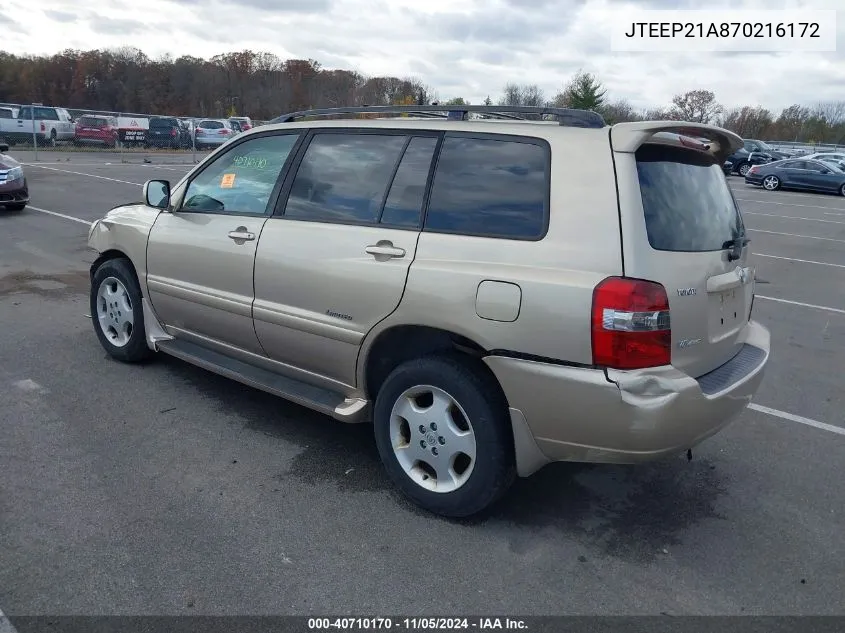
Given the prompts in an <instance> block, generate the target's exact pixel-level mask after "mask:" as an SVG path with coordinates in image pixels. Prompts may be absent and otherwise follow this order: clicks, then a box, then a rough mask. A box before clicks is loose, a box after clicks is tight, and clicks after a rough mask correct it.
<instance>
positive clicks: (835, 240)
mask: <svg viewBox="0 0 845 633" xmlns="http://www.w3.org/2000/svg"><path fill="white" fill-rule="evenodd" d="M746 230H747V231H751V232H753V233H768V234H770V235H786V236H788V237H806V238H807V239H808V240H824V241H825V242H841V243H843V244H845V240H837V239H836V238H833V237H818V236H817V235H800V234H798V233H781V232H780V231H764V230H763V229H746Z"/></svg>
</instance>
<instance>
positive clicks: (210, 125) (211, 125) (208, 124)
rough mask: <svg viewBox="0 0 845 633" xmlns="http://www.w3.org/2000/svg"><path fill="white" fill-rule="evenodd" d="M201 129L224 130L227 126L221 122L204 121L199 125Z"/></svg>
mask: <svg viewBox="0 0 845 633" xmlns="http://www.w3.org/2000/svg"><path fill="white" fill-rule="evenodd" d="M199 127H201V128H203V129H204V130H222V129H223V128H224V127H226V126H225V125H223V124H222V123H221V122H220V121H203V122H202V123H200V124H199Z"/></svg>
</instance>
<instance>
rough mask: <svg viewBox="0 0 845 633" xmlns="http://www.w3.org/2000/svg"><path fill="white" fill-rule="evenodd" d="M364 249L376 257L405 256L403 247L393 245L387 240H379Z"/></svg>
mask: <svg viewBox="0 0 845 633" xmlns="http://www.w3.org/2000/svg"><path fill="white" fill-rule="evenodd" d="M365 250H366V251H367V253H369V254H370V255H375V256H376V258H378V257H387V258H391V257H405V249H404V248H399V247H397V246H394V245H393V242H391V241H389V240H379V241H378V243H376V244H370V245H369V246H368V247H367V248H366V249H365Z"/></svg>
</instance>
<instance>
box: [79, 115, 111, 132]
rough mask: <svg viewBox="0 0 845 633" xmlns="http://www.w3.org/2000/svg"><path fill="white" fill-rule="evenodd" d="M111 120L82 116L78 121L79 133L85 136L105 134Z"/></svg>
mask: <svg viewBox="0 0 845 633" xmlns="http://www.w3.org/2000/svg"><path fill="white" fill-rule="evenodd" d="M108 125H109V122H108V120H107V119H104V118H101V117H93V116H82V117H79V119H78V120H77V121H76V132H77V134H81V135H85V136H103V135H104V134H105V133H106V128H108Z"/></svg>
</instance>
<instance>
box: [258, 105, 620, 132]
mask: <svg viewBox="0 0 845 633" xmlns="http://www.w3.org/2000/svg"><path fill="white" fill-rule="evenodd" d="M469 112H476V113H478V114H483V115H487V116H491V117H498V118H503V119H514V120H517V121H529V120H531V119H528V118H526V117H524V116H518V115H520V114H527V115H532V116H533V117H540V118H542V117H544V116H553V117H557V119H558V120H559V121H560V124H561V125H566V126H569V127H587V128H602V127H605V125H606V124H605V121H604V118H603V117H602V116H601V115H600V114H599V113H598V112H591V111H589V110H574V109H570V108H546V107H542V106H492V105H491V106H485V105H390V106H355V107H342V108H319V109H315V110H302V111H300V112H291V113H289V114H283V115H282V116H279V117H276V118H275V119H273V120H272V121H270V123H292V122H293V121H295V120H296V119H302V118H304V117H311V116H336V115H339V114H379V113H382V114H415V115H417V116H431V117H440V118H448V119H458V120H466V118H467V113H469ZM438 113H439V114H438Z"/></svg>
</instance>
